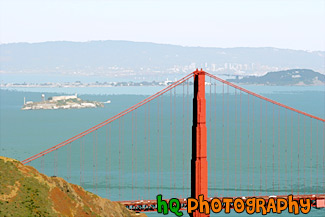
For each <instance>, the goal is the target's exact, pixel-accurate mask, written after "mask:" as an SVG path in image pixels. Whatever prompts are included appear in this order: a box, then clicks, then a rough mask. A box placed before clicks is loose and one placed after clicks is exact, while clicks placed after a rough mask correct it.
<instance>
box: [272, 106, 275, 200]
mask: <svg viewBox="0 0 325 217" xmlns="http://www.w3.org/2000/svg"><path fill="white" fill-rule="evenodd" d="M272 111H273V113H272V114H273V115H272V116H273V118H272V119H273V121H272V122H273V124H272V170H273V171H272V186H273V194H275V192H274V104H272Z"/></svg>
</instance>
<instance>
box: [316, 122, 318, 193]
mask: <svg viewBox="0 0 325 217" xmlns="http://www.w3.org/2000/svg"><path fill="white" fill-rule="evenodd" d="M316 153H317V155H316V174H317V176H316V193H317V194H318V123H317V122H316Z"/></svg>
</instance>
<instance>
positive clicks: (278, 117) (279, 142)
mask: <svg viewBox="0 0 325 217" xmlns="http://www.w3.org/2000/svg"><path fill="white" fill-rule="evenodd" d="M278 192H280V107H278Z"/></svg>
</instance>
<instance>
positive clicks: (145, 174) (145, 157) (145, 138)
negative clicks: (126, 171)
mask: <svg viewBox="0 0 325 217" xmlns="http://www.w3.org/2000/svg"><path fill="white" fill-rule="evenodd" d="M147 106H148V105H147V104H146V105H145V106H144V108H145V113H144V116H145V117H144V149H145V150H144V159H145V162H144V188H143V189H144V191H145V192H144V193H145V194H146V193H148V191H147V189H146V187H147V186H148V177H147V175H148V173H147V166H148V164H149V162H148V144H147V118H148V115H147ZM145 194H144V195H145ZM146 199H149V198H148V195H147V198H146Z"/></svg>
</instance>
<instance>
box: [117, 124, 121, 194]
mask: <svg viewBox="0 0 325 217" xmlns="http://www.w3.org/2000/svg"><path fill="white" fill-rule="evenodd" d="M118 199H119V200H121V118H119V119H118Z"/></svg>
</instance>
